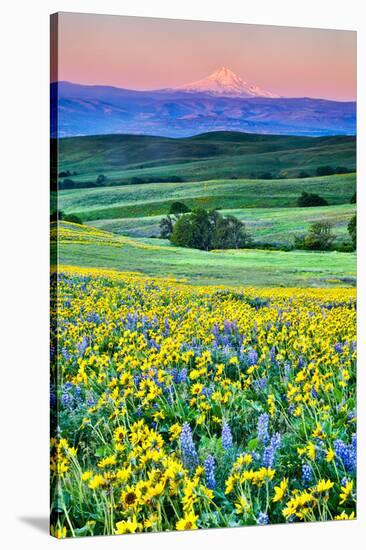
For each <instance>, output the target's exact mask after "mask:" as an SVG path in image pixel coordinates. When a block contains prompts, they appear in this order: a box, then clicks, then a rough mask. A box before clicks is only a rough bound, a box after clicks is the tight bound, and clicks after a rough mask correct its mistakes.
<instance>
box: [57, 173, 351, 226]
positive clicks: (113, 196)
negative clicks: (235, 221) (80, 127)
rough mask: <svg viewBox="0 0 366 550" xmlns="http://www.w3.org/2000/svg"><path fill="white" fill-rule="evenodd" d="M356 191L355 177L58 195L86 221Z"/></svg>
mask: <svg viewBox="0 0 366 550" xmlns="http://www.w3.org/2000/svg"><path fill="white" fill-rule="evenodd" d="M355 188H356V176H355V174H340V175H334V176H323V177H318V178H305V179H283V180H211V181H204V182H180V183H149V184H146V185H139V184H136V185H124V186H117V187H102V188H93V189H72V190H64V191H61V192H60V193H59V208H60V210H63V211H65V212H67V213H75V214H78V215H79V216H80V217H81V219H82V220H84V221H92V220H102V219H115V218H134V217H146V216H156V215H162V214H167V213H168V212H169V208H170V205H171V203H172V202H174V201H177V200H181V201H184V202H185V203H186V204H187V205H188V206H189V207H190V208H194V207H198V206H201V207H204V208H221V209H244V208H284V207H294V206H296V200H297V198H298V196H299V195H300V194H301V192H302V191H307V192H311V193H319V194H320V195H321V196H322V197H324V198H325V199H327V200H328V202H329V204H333V205H337V204H345V203H349V201H350V198H351V197H352V194H353V193H354V191H355Z"/></svg>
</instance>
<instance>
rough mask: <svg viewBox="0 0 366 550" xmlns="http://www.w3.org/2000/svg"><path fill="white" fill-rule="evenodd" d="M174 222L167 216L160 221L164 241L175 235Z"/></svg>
mask: <svg viewBox="0 0 366 550" xmlns="http://www.w3.org/2000/svg"><path fill="white" fill-rule="evenodd" d="M173 226H174V222H173V219H172V218H171V216H166V217H165V218H162V219H161V220H160V224H159V227H160V237H161V238H162V239H170V236H171V234H172V233H173Z"/></svg>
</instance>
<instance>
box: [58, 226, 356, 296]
mask: <svg viewBox="0 0 366 550" xmlns="http://www.w3.org/2000/svg"><path fill="white" fill-rule="evenodd" d="M53 231H55V226H53ZM53 236H54V237H55V233H53ZM53 246H55V244H54V245H53ZM59 262H60V263H61V264H65V265H78V266H84V267H101V268H103V267H104V268H114V269H118V270H121V271H134V272H141V273H145V274H148V275H154V276H173V277H177V278H185V279H188V280H189V281H190V282H192V283H193V284H201V285H202V284H222V285H234V286H239V285H243V286H336V285H341V286H347V285H352V284H354V282H355V269H356V265H355V254H351V253H348V254H347V253H340V252H326V253H322V252H303V251H292V252H280V251H276V252H273V251H264V250H225V251H212V252H204V251H201V250H193V249H184V248H176V247H173V246H170V245H169V244H167V242H166V241H159V240H158V239H151V240H149V239H141V240H135V239H131V238H128V237H120V236H117V235H113V234H110V233H108V232H106V231H101V230H97V229H95V228H90V227H85V226H78V225H76V224H70V223H67V222H62V223H61V224H60V234H59Z"/></svg>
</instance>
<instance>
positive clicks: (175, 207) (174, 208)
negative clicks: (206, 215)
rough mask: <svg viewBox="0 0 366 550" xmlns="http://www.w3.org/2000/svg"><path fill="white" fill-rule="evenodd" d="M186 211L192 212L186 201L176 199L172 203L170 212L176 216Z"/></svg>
mask: <svg viewBox="0 0 366 550" xmlns="http://www.w3.org/2000/svg"><path fill="white" fill-rule="evenodd" d="M186 212H190V209H189V208H188V206H187V205H186V204H184V202H180V201H176V202H172V204H171V205H170V209H169V214H172V215H174V216H175V215H176V214H185V213H186Z"/></svg>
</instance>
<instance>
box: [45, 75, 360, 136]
mask: <svg viewBox="0 0 366 550" xmlns="http://www.w3.org/2000/svg"><path fill="white" fill-rule="evenodd" d="M229 81H230V82H231V81H232V78H231V77H230V78H229ZM193 84H194V83H193ZM238 85H240V83H239V84H238ZM260 93H262V92H260ZM268 93H271V92H268ZM51 98H53V100H54V101H53V102H52V110H51V135H52V136H53V137H57V135H58V137H67V136H83V135H99V134H127V133H129V134H144V135H158V136H164V137H188V136H193V135H197V134H201V133H203V132H212V131H223V130H224V131H240V132H249V133H258V134H282V135H299V136H331V135H355V133H356V103H355V102H339V101H329V100H325V99H313V98H282V97H280V98H275V97H262V96H254V95H253V96H251V97H243V96H241V95H231V96H230V95H226V94H225V95H223V94H222V93H212V90H211V92H208V91H207V90H206V91H196V90H194V89H193V88H190V89H167V90H153V91H136V90H127V89H123V88H116V87H113V86H100V85H97V86H94V85H82V84H74V83H70V82H64V81H61V82H58V83H52V84H51Z"/></svg>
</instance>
